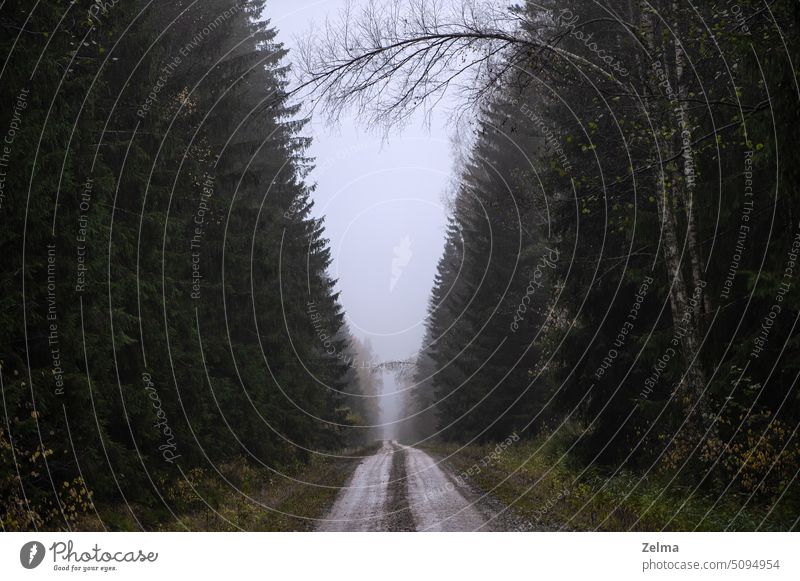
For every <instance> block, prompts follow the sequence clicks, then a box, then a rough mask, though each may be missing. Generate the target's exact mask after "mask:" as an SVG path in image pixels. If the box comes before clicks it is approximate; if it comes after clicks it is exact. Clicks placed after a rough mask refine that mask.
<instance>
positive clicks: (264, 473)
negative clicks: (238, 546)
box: [76, 446, 375, 531]
mask: <svg viewBox="0 0 800 581" xmlns="http://www.w3.org/2000/svg"><path fill="white" fill-rule="evenodd" d="M374 451H375V447H374V446H371V447H367V448H361V449H357V450H347V451H346V452H340V454H346V455H349V456H364V455H369V454H372V453H374ZM358 463H359V459H358V458H332V457H325V456H318V455H315V456H312V458H311V460H310V461H309V462H308V463H305V464H303V463H299V462H298V463H296V464H293V465H290V466H287V467H284V468H282V469H281V470H280V472H281V474H282V475H281V474H276V473H275V472H272V471H270V470H268V469H266V468H255V467H253V466H252V465H251V464H249V463H247V462H245V461H244V460H242V459H237V460H235V461H232V462H230V463H227V464H225V465H223V466H221V467H220V472H221V473H222V474H223V475H224V477H225V480H227V481H228V482H229V483H230V484H228V483H226V482H225V480H223V479H222V478H220V477H219V476H218V475H217V474H216V473H214V474H213V476H212V474H211V473H210V472H209V471H207V470H200V469H194V470H191V471H190V472H189V473H188V474H187V480H185V481H182V482H179V483H178V484H176V485H174V486H166V487H164V488H162V489H161V493H162V495H163V496H164V499H165V501H166V502H167V503H168V504H169V506H170V508H171V509H172V511H173V512H174V513H175V515H176V516H177V519H176V518H175V517H173V516H172V515H171V514H170V513H169V511H167V510H166V509H164V508H163V507H160V508H159V509H158V510H156V509H148V508H147V507H141V506H134V507H132V508H133V510H134V511H135V512H136V515H137V518H138V519H139V520H140V522H141V523H142V525H143V526H144V527H145V528H146V529H147V530H155V531H185V530H187V529H188V530H190V531H237V530H246V531H311V530H314V529H315V528H316V525H317V523H316V522H315V521H314V520H313V519H318V518H321V517H324V515H325V513H326V512H327V510H328V509H329V508H330V506H331V505H332V504H333V502H334V500H335V498H336V495H337V494H338V492H339V490H338V489H339V488H340V487H342V486H344V485H346V484H347V481H348V479H349V478H350V475H351V474H352V473H353V470H355V467H356V466H357V465H358ZM237 489H238V490H239V491H241V492H238V491H237ZM248 497H249V498H248ZM267 507H268V508H267ZM100 517H101V518H102V523H103V524H104V525H105V527H106V528H107V529H109V530H139V526H138V525H137V524H136V522H135V521H134V520H133V518H132V517H131V514H130V511H129V510H128V509H127V508H126V507H124V506H115V507H113V508H106V509H102V510H100ZM103 524H101V521H100V518H98V517H96V516H92V517H87V518H84V519H82V520H81V521H80V523H79V526H78V527H77V529H76V530H87V531H94V530H103Z"/></svg>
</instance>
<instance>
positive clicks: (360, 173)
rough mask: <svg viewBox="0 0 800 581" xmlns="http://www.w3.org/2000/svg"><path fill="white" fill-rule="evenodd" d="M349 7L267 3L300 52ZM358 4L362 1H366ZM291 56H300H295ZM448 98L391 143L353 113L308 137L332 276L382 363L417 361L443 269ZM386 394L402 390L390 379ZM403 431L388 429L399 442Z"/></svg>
mask: <svg viewBox="0 0 800 581" xmlns="http://www.w3.org/2000/svg"><path fill="white" fill-rule="evenodd" d="M344 5H345V2H344V1H342V0H330V1H312V0H273V1H272V2H269V3H268V5H267V10H268V12H269V14H270V16H271V22H272V24H273V25H274V26H275V27H277V29H278V38H279V40H280V41H281V42H283V43H284V45H285V46H286V47H287V48H288V49H289V50H290V51H291V50H292V49H294V48H296V47H297V45H298V40H299V39H301V38H303V36H304V35H306V34H308V31H309V30H310V28H311V27H312V26H315V23H316V25H319V24H321V23H323V22H324V20H325V18H326V17H330V18H335V17H336V14H337V12H338V11H339V10H340V9H341V8H342V7H343V6H344ZM356 5H357V3H356ZM290 57H291V54H290ZM448 109H449V108H448V105H447V100H446V99H445V101H444V102H442V103H440V106H439V107H437V110H436V112H435V113H434V114H433V115H432V116H431V117H429V118H425V117H424V116H423V115H422V114H421V113H418V114H417V115H415V117H414V118H412V120H411V122H410V123H409V124H408V126H406V127H405V128H404V129H403V131H402V132H395V133H393V134H392V135H389V136H386V135H384V134H383V133H381V132H379V131H373V130H371V128H369V127H364V126H363V124H361V123H360V122H359V120H358V119H357V118H356V117H355V116H354V115H353V113H352V112H350V113H349V114H346V115H344V116H342V117H341V118H340V119H339V120H338V122H337V123H336V124H335V125H331V124H329V123H328V121H327V119H325V118H324V116H322V115H321V114H319V113H318V112H313V111H309V110H308V108H306V110H305V113H306V114H309V113H311V114H312V115H311V122H310V123H309V125H308V126H307V127H306V129H305V131H304V133H305V134H306V135H308V136H310V137H312V138H313V141H312V145H311V148H310V151H309V155H310V156H311V157H313V158H315V159H316V168H315V169H314V171H313V172H312V173H311V175H310V177H309V181H310V182H311V183H314V184H316V191H315V193H314V196H313V197H314V201H315V209H314V212H315V214H316V215H317V216H320V217H323V216H324V218H325V225H326V232H327V237H328V238H329V239H330V247H331V251H332V255H333V264H332V266H331V274H332V275H333V276H334V278H336V279H337V280H338V289H339V290H340V291H341V295H340V300H341V303H342V306H343V307H344V309H345V311H346V317H347V319H346V320H347V324H348V325H349V327H350V330H351V332H352V333H353V334H354V335H356V336H358V337H359V338H360V339H362V340H365V341H368V342H369V343H370V344H371V346H372V349H373V351H374V353H375V355H376V357H377V358H378V359H379V360H380V361H394V360H403V359H407V358H409V357H412V356H414V355H415V353H416V351H417V350H418V349H419V347H420V343H421V341H422V337H423V334H424V325H425V316H426V310H427V304H428V298H429V296H430V291H431V286H432V283H433V278H434V275H435V272H436V264H437V261H438V260H439V257H440V254H441V249H442V245H443V241H444V227H445V224H446V219H447V210H446V208H445V207H444V204H443V201H444V196H445V193H446V189H447V184H448V183H449V181H450V176H451V169H452V159H451V147H450V139H449V137H448V135H449V132H448ZM383 384H384V393H386V394H392V393H394V392H398V391H401V390H402V387H399V386H398V385H396V381H395V374H394V372H392V371H385V372H383ZM401 408H402V393H395V395H387V396H386V397H382V398H381V410H382V414H381V423H391V422H393V421H395V420H396V419H397V418H398V417H399V416H400V415H401ZM395 428H396V426H395V425H387V426H386V433H385V437H387V438H392V436H393V435H394V430H395Z"/></svg>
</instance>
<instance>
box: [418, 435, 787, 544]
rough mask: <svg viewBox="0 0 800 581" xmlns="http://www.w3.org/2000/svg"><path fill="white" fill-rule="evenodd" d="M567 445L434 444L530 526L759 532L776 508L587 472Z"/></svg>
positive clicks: (779, 513)
mask: <svg viewBox="0 0 800 581" xmlns="http://www.w3.org/2000/svg"><path fill="white" fill-rule="evenodd" d="M563 449H564V445H563V443H562V444H561V445H560V444H559V443H558V442H556V443H553V442H551V443H549V444H544V440H543V439H534V440H521V441H519V442H516V443H513V444H512V445H510V446H508V447H507V448H505V449H503V450H500V451H498V449H497V448H496V446H495V445H494V444H492V445H472V446H467V447H465V448H463V449H461V450H459V446H458V445H455V444H435V445H432V446H429V447H428V450H429V451H430V452H433V453H434V454H436V455H438V456H439V457H441V458H445V457H448V456H449V458H448V459H447V463H448V464H450V466H451V467H452V468H453V471H454V472H455V474H457V475H460V476H461V477H462V478H464V480H466V481H468V482H470V483H471V484H473V485H474V486H476V487H477V488H479V489H481V490H482V491H484V492H491V494H492V495H494V496H495V497H497V498H498V499H499V500H501V501H502V502H503V503H505V504H506V505H508V506H510V507H511V510H513V511H514V512H515V513H516V514H517V515H518V516H519V517H521V518H522V519H523V520H526V521H528V522H529V523H530V527H529V530H559V529H560V528H561V527H563V529H564V530H573V531H593V530H602V531H628V530H634V531H654V530H667V531H687V530H688V531H691V530H694V529H695V528H697V530H702V531H722V530H725V529H726V528H729V530H755V529H756V527H758V526H759V523H761V521H762V519H764V516H766V515H767V513H768V512H769V511H770V508H772V505H770V506H758V505H756V506H751V505H750V504H748V505H747V507H746V508H745V509H744V510H741V511H740V508H741V507H742V505H743V504H744V502H745V501H746V499H747V497H746V496H741V495H733V494H730V493H729V494H727V495H725V496H724V497H723V498H722V499H721V500H720V501H719V502H718V503H716V505H715V501H716V499H717V497H716V496H715V497H709V496H707V495H705V494H701V493H699V492H697V493H695V494H692V489H690V488H685V487H679V486H675V484H674V483H673V484H671V485H669V486H668V485H667V484H668V481H669V479H668V478H666V477H659V476H655V477H649V478H647V479H644V480H641V481H640V478H639V477H637V476H634V475H633V474H630V473H624V472H620V473H618V474H616V475H614V476H610V475H607V474H603V473H602V472H601V471H600V470H599V469H595V468H590V469H588V470H585V472H584V469H583V467H581V466H578V465H577V464H576V463H575V462H574V461H573V460H571V459H570V458H569V456H567V457H565V458H564V459H562V460H561V461H560V462H559V458H561V456H562V454H563ZM582 472H583V474H582ZM529 488H530V490H529ZM795 517H796V514H795V513H794V511H793V510H790V509H789V508H787V507H786V506H785V504H784V505H783V506H782V505H781V504H780V503H779V504H778V505H776V506H775V507H774V510H772V513H771V514H770V516H769V517H768V518H767V519H766V520H765V521H764V523H763V524H761V526H760V528H759V530H789V529H790V527H791V526H792V523H793V521H794V518H795ZM730 523H733V524H732V525H731V524H730ZM729 525H730V526H729Z"/></svg>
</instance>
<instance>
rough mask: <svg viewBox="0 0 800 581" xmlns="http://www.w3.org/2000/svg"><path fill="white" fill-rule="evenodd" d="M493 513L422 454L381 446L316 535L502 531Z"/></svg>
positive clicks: (503, 525) (495, 508)
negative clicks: (359, 532) (367, 532)
mask: <svg viewBox="0 0 800 581" xmlns="http://www.w3.org/2000/svg"><path fill="white" fill-rule="evenodd" d="M499 512H503V511H502V509H500V510H498V506H497V501H494V502H490V501H489V499H487V498H485V497H481V496H480V495H479V494H477V493H476V492H474V491H472V490H470V489H468V488H467V487H466V486H465V485H463V484H459V483H458V481H457V480H456V479H455V478H454V477H453V476H452V475H451V474H450V473H449V471H448V470H447V469H446V468H444V467H443V466H442V464H441V463H437V462H436V461H435V460H434V459H433V458H432V457H431V456H429V455H428V454H427V453H425V452H423V451H422V450H420V449H418V448H412V447H410V446H403V445H401V444H398V443H397V442H395V441H384V442H383V446H382V447H381V448H380V449H379V450H378V451H377V452H376V453H375V454H373V455H372V456H369V457H367V458H364V459H363V460H362V461H361V463H360V464H359V465H358V467H357V468H356V470H355V471H354V473H353V476H352V477H351V479H350V482H348V484H347V485H346V486H345V487H344V488H343V489H342V490H341V491H340V493H339V496H338V497H337V498H336V501H335V502H334V504H333V506H332V507H331V510H330V511H329V513H328V515H327V516H326V517H325V520H324V521H323V522H322V523H321V525H320V526H319V527H318V530H320V531H477V530H480V531H490V530H508V529H507V521H506V519H505V518H503V517H499V514H498V513H499ZM498 517H499V518H498Z"/></svg>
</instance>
